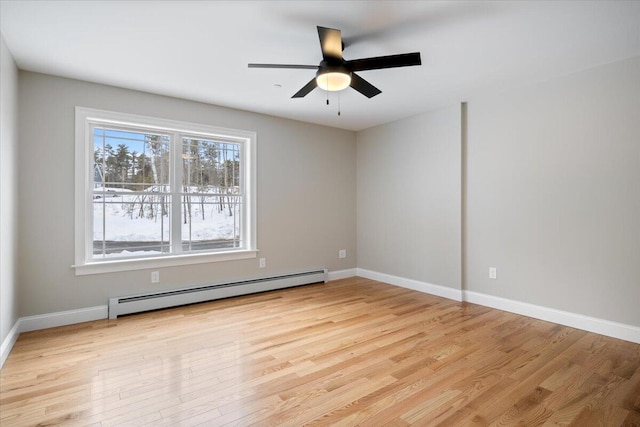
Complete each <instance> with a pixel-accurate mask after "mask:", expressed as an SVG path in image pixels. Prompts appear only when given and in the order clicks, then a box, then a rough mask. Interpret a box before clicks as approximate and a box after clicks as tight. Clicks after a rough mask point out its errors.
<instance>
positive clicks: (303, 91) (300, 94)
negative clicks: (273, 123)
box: [292, 77, 318, 98]
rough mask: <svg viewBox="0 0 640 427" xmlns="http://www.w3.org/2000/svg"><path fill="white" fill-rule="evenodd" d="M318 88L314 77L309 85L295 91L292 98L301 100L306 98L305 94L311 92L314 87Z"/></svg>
mask: <svg viewBox="0 0 640 427" xmlns="http://www.w3.org/2000/svg"><path fill="white" fill-rule="evenodd" d="M317 86H318V83H316V78H315V77H314V78H313V79H311V81H310V82H309V83H307V84H306V85H304V86H303V87H302V89H300V90H299V91H297V92H296V93H295V94H294V95H293V96H292V98H303V97H305V96H307V94H308V93H309V92H311V91H312V90H314V89H315V88H316V87H317Z"/></svg>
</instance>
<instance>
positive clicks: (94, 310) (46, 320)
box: [18, 305, 109, 332]
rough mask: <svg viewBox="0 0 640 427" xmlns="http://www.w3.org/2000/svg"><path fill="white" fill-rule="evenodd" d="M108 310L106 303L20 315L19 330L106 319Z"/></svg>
mask: <svg viewBox="0 0 640 427" xmlns="http://www.w3.org/2000/svg"><path fill="white" fill-rule="evenodd" d="M108 317H109V311H108V308H107V306H106V305H99V306H96V307H87V308H80V309H78V310H69V311H59V312H57V313H48V314H39V315H37V316H27V317H21V318H20V319H19V320H18V322H20V332H29V331H38V330H40V329H47V328H55V327H56V326H65V325H73V324H74V323H82V322H90V321H92V320H100V319H106V318H108Z"/></svg>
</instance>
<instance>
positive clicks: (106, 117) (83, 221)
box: [72, 107, 258, 275]
mask: <svg viewBox="0 0 640 427" xmlns="http://www.w3.org/2000/svg"><path fill="white" fill-rule="evenodd" d="M75 115H76V117H75V119H76V123H75V131H76V134H75V264H74V265H73V266H72V267H73V268H74V269H75V274H76V275H86V274H100V273H109V272H118V271H127V270H141V269H148V268H161V267H171V266H180V265H189V264H200V263H209V262H219V261H232V260H239V259H249V258H256V256H257V253H258V249H257V241H256V236H257V230H256V212H257V208H256V184H257V179H256V139H257V136H256V133H255V132H251V131H244V130H236V129H226V128H220V127H214V126H209V125H203V124H196V123H187V122H180V121H174V120H167V119H160V118H155V117H146V116H139V115H133V114H126V113H117V112H113V111H104V110H96V109H92V108H84V107H76V114H75ZM95 124H104V125H114V126H137V127H144V128H148V129H150V130H154V131H160V132H169V133H187V134H190V135H201V136H203V137H207V138H216V137H217V138H223V139H224V140H227V141H229V140H231V141H233V142H234V143H238V144H240V145H241V146H242V148H241V156H242V160H241V162H242V163H241V164H242V166H243V176H242V178H241V185H242V186H243V188H242V192H243V193H244V194H245V199H244V202H243V208H242V209H243V215H242V225H241V233H242V241H243V247H241V248H238V249H229V250H225V251H215V252H204V253H201V252H199V253H184V254H179V255H176V254H167V255H156V256H153V257H136V258H123V259H113V260H111V259H109V260H104V261H103V260H100V261H93V260H91V254H92V251H93V249H92V248H93V187H92V184H93V173H94V171H93V138H92V135H91V127H92V125H95ZM173 143H175V141H174V142H173ZM89 148H91V149H89ZM173 151H174V152H178V151H179V150H173Z"/></svg>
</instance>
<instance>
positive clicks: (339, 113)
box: [338, 92, 340, 117]
mask: <svg viewBox="0 0 640 427" xmlns="http://www.w3.org/2000/svg"><path fill="white" fill-rule="evenodd" d="M338 117H340V92H338Z"/></svg>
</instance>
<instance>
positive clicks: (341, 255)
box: [338, 249, 347, 258]
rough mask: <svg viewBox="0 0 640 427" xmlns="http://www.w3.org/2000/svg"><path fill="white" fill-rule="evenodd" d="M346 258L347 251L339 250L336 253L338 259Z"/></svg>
mask: <svg viewBox="0 0 640 427" xmlns="http://www.w3.org/2000/svg"><path fill="white" fill-rule="evenodd" d="M346 257H347V250H346V249H340V250H339V251H338V258H346Z"/></svg>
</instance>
